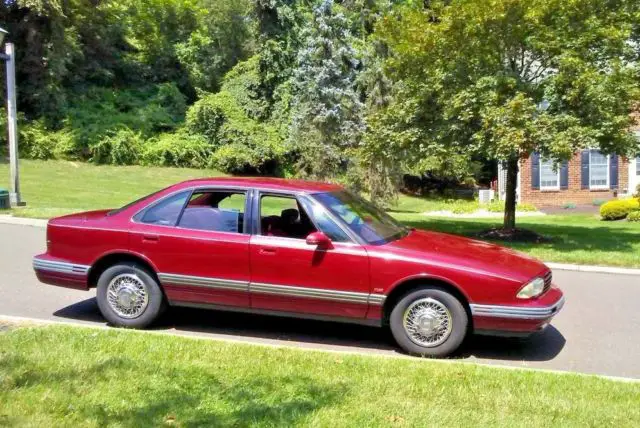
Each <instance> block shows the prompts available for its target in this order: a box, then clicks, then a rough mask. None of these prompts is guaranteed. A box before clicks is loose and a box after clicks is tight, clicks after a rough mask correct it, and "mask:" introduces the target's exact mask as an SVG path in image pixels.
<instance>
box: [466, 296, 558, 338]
mask: <svg viewBox="0 0 640 428" xmlns="http://www.w3.org/2000/svg"><path fill="white" fill-rule="evenodd" d="M564 303H565V298H564V295H563V294H562V291H560V290H559V289H558V288H552V289H551V290H549V291H548V292H547V293H546V294H545V295H544V296H543V297H541V298H540V299H538V300H537V301H533V302H531V301H527V302H525V303H524V304H523V305H520V306H515V305H514V306H502V305H484V304H471V305H470V308H471V315H472V316H473V324H474V331H475V332H476V333H478V334H490V335H499V336H528V335H530V334H533V333H535V332H537V331H540V330H542V329H544V328H545V327H546V326H547V325H548V324H549V322H551V320H552V319H553V317H554V316H556V315H557V314H558V313H559V312H560V310H561V309H562V307H563V306H564Z"/></svg>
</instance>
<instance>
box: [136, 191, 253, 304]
mask: <svg viewBox="0 0 640 428" xmlns="http://www.w3.org/2000/svg"><path fill="white" fill-rule="evenodd" d="M246 200H247V198H246V192H245V191H244V190H241V189H239V190H233V189H229V190H227V189H224V190H223V189H199V190H193V191H191V190H188V191H184V192H181V193H178V194H175V195H173V196H169V197H168V198H164V199H162V200H161V201H160V202H158V203H157V204H154V205H153V206H151V207H150V208H148V209H146V210H145V211H142V212H141V213H139V214H138V215H136V216H135V217H134V223H132V227H131V229H130V232H131V234H130V236H131V238H130V247H131V249H132V250H133V251H134V252H136V253H138V254H142V255H144V256H145V257H147V258H148V259H149V260H150V261H151V262H152V263H153V264H154V265H155V267H156V269H157V270H158V278H159V279H160V282H161V283H162V286H163V288H164V291H165V294H166V296H167V298H168V300H169V301H170V302H172V303H178V304H179V303H183V304H205V305H206V304H215V305H229V306H243V307H248V306H249V293H248V290H249V239H250V238H249V234H248V230H247V228H246V227H245V225H244V213H245V212H246Z"/></svg>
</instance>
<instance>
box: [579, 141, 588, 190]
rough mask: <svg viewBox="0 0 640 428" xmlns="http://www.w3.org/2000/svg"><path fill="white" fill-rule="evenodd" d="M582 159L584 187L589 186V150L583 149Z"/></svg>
mask: <svg viewBox="0 0 640 428" xmlns="http://www.w3.org/2000/svg"><path fill="white" fill-rule="evenodd" d="M580 159H581V161H582V168H581V169H582V188H583V189H588V188H589V150H583V151H582V153H581V155H580Z"/></svg>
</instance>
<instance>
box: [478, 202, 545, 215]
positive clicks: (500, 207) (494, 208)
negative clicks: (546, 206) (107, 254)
mask: <svg viewBox="0 0 640 428" xmlns="http://www.w3.org/2000/svg"><path fill="white" fill-rule="evenodd" d="M483 206H484V207H486V209H487V211H489V212H491V213H500V212H504V201H493V202H491V203H489V204H486V205H483ZM516 210H517V211H520V212H535V211H538V209H537V208H536V207H535V206H534V205H532V204H518V205H517V206H516Z"/></svg>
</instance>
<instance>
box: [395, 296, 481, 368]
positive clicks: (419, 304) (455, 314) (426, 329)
mask: <svg viewBox="0 0 640 428" xmlns="http://www.w3.org/2000/svg"><path fill="white" fill-rule="evenodd" d="M389 324H390V327H391V333H392V334H393V337H394V338H395V340H396V342H397V343H398V345H400V347H401V348H402V349H404V350H405V351H407V352H408V353H410V354H413V355H419V356H424V357H446V356H448V355H450V354H451V353H453V352H454V351H455V350H456V349H458V347H460V345H461V344H462V341H463V340H464V338H465V336H466V335H467V329H468V325H469V317H468V316H467V312H466V311H465V309H464V306H463V305H462V303H461V302H460V300H458V299H457V298H456V297H455V296H453V295H452V294H450V293H448V292H447V291H445V290H443V289H441V288H438V287H423V288H419V289H416V290H413V291H411V292H409V293H407V294H406V295H405V296H404V297H402V298H401V299H400V300H399V301H398V303H396V305H395V306H394V307H393V310H392V311H391V316H390V318H389Z"/></svg>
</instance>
